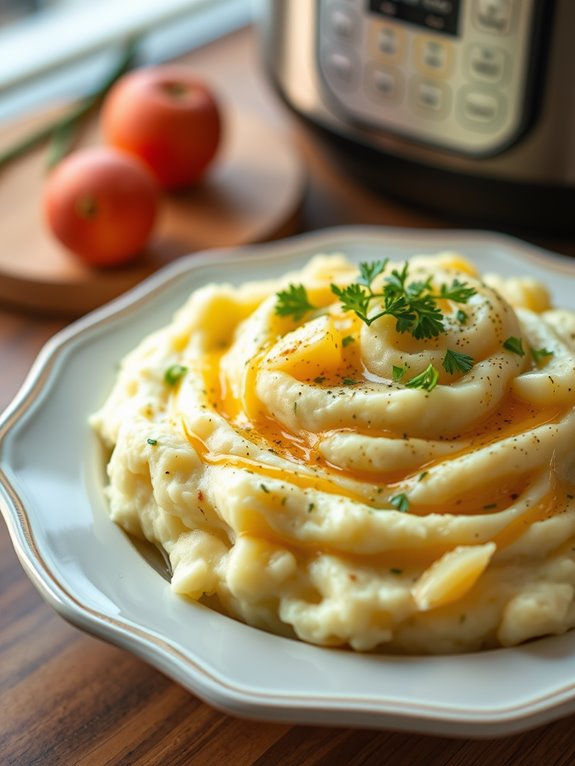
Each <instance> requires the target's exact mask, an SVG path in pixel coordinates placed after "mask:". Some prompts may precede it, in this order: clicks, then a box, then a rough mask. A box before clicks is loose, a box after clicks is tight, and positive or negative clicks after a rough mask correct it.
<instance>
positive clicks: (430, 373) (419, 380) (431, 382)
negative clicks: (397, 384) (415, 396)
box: [405, 364, 439, 391]
mask: <svg viewBox="0 0 575 766" xmlns="http://www.w3.org/2000/svg"><path fill="white" fill-rule="evenodd" d="M438 381H439V373H438V372H437V370H436V369H435V367H434V366H433V365H432V364H429V365H428V366H427V367H426V368H425V370H424V371H423V372H420V373H419V375H416V376H415V377H414V378H411V380H408V381H407V383H406V384H405V385H406V387H407V388H422V389H424V390H425V391H433V389H434V388H435V386H436V385H437V383H438Z"/></svg>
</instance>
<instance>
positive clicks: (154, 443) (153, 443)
mask: <svg viewBox="0 0 575 766" xmlns="http://www.w3.org/2000/svg"><path fill="white" fill-rule="evenodd" d="M146 441H147V442H148V444H150V445H151V446H152V447H155V446H156V444H157V443H158V440H157V439H146Z"/></svg>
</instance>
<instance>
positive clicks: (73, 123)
mask: <svg viewBox="0 0 575 766" xmlns="http://www.w3.org/2000/svg"><path fill="white" fill-rule="evenodd" d="M136 46H137V40H132V41H130V42H129V43H128V44H127V46H126V49H125V51H124V52H123V55H122V57H121V59H120V61H119V62H118V64H117V66H116V67H115V68H114V69H113V71H112V72H111V74H110V75H109V77H108V78H107V79H106V80H105V81H104V82H103V83H102V85H101V86H100V88H99V89H98V90H97V91H95V92H94V93H93V94H92V95H90V96H86V97H85V98H84V99H82V100H81V101H80V103H78V104H76V105H75V106H73V107H71V108H70V109H69V111H67V112H66V113H65V114H64V115H63V116H61V117H58V118H57V119H56V120H53V121H52V122H49V123H48V124H47V125H44V126H42V127H41V128H38V130H36V131H33V132H32V133H30V135H28V136H26V137H25V138H23V139H22V140H21V141H19V142H18V143H16V144H15V145H14V146H11V147H10V148H9V149H6V150H5V151H4V152H1V153H0V170H2V169H3V168H5V167H6V166H7V165H9V164H10V163H11V162H13V161H14V160H17V159H19V158H20V157H23V156H24V155H25V154H27V153H28V152H30V151H31V150H32V149H35V148H36V147H38V146H40V145H41V144H43V143H45V142H46V141H48V140H50V139H53V145H52V146H51V148H50V153H49V158H48V167H49V168H52V167H54V166H55V165H56V164H57V163H58V162H59V161H60V160H61V159H62V158H63V157H64V156H65V154H67V153H68V152H69V151H70V149H71V148H72V146H73V143H74V135H75V131H76V129H77V127H78V126H79V124H80V122H81V121H82V119H83V118H84V117H85V116H86V115H87V114H88V113H89V112H91V111H92V109H94V108H95V107H96V106H97V105H98V104H99V103H100V101H101V100H102V99H103V97H104V96H105V95H106V93H107V92H108V91H109V90H110V88H111V87H112V85H113V84H114V83H115V82H116V80H117V79H118V78H119V77H121V76H122V75H123V74H124V73H125V72H126V71H127V70H128V69H129V68H130V67H131V66H132V65H133V63H134V60H135V54H136Z"/></svg>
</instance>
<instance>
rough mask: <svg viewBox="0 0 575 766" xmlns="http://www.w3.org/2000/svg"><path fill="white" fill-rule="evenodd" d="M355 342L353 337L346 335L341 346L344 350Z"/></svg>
mask: <svg viewBox="0 0 575 766" xmlns="http://www.w3.org/2000/svg"><path fill="white" fill-rule="evenodd" d="M354 341H355V338H354V337H353V335H346V336H345V338H344V339H343V340H342V341H341V345H342V346H343V347H344V348H347V347H348V346H349V344H350V343H353V342H354Z"/></svg>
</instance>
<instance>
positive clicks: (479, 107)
mask: <svg viewBox="0 0 575 766" xmlns="http://www.w3.org/2000/svg"><path fill="white" fill-rule="evenodd" d="M458 112H459V115H460V118H461V120H462V121H463V122H464V123H465V124H466V125H468V126H469V127H471V128H474V129H476V130H488V131H489V130H493V129H495V128H497V127H498V126H499V125H500V124H501V123H502V121H503V119H504V117H505V99H504V97H503V96H502V94H501V93H498V92H497V91H483V90H476V89H474V88H464V89H463V90H462V91H461V93H460V94H459V104H458Z"/></svg>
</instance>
